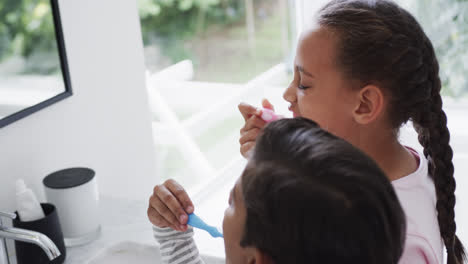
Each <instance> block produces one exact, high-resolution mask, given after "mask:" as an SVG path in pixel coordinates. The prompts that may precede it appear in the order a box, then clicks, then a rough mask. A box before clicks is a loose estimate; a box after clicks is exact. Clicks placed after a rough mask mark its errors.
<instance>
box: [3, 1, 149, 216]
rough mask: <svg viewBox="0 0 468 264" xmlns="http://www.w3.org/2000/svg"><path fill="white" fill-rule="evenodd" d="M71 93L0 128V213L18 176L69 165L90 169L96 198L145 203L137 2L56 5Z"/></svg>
mask: <svg viewBox="0 0 468 264" xmlns="http://www.w3.org/2000/svg"><path fill="white" fill-rule="evenodd" d="M60 9H61V16H62V24H63V29H64V35H65V44H66V49H67V53H68V54H67V55H68V62H69V67H70V74H71V80H72V89H73V92H74V95H73V96H72V97H69V98H67V99H65V100H64V101H61V102H59V103H57V104H54V105H52V106H50V107H48V108H46V109H43V110H41V111H39V112H37V113H34V114H32V115H31V116H28V117H26V118H25V119H21V120H19V121H17V122H15V123H13V124H11V125H8V126H6V127H4V128H1V129H0V210H8V211H12V210H14V183H15V180H16V179H17V178H20V177H21V178H24V179H25V180H26V182H27V183H29V184H32V188H33V190H34V191H36V193H38V194H39V198H40V200H41V201H44V193H43V188H42V179H43V177H44V176H46V175H47V174H48V173H51V172H53V171H55V170H58V169H63V168H67V167H72V166H87V167H90V168H92V169H94V170H95V171H96V176H97V177H98V185H99V190H100V193H101V194H108V195H114V196H123V197H128V198H130V199H145V200H146V199H147V197H149V196H148V195H149V194H150V193H151V192H152V186H153V185H154V183H155V182H156V179H155V174H154V172H155V168H154V167H155V166H154V161H155V158H154V150H153V141H152V136H151V126H150V114H149V107H148V103H147V96H146V92H145V81H144V60H143V49H142V41H141V33H140V25H139V17H138V12H137V5H136V1H123V0H118V1H115V0H100V1H94V0H80V1H68V0H61V1H60Z"/></svg>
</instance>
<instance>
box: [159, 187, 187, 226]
mask: <svg viewBox="0 0 468 264" xmlns="http://www.w3.org/2000/svg"><path fill="white" fill-rule="evenodd" d="M164 185H165V186H166V187H167V188H168V190H169V191H170V192H171V193H172V194H173V195H174V196H175V198H177V200H178V201H179V203H180V204H182V206H183V209H184V210H185V212H187V214H191V213H193V211H194V206H193V203H192V200H190V197H189V196H188V194H187V192H186V191H185V189H184V187H182V185H180V184H179V183H177V182H176V181H175V180H172V179H169V180H167V181H166V182H165V183H164ZM185 223H186V222H185ZM185 223H183V224H185Z"/></svg>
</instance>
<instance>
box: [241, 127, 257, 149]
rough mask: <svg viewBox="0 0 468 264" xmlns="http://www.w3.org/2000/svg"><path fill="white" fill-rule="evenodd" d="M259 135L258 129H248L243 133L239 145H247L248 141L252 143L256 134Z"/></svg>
mask: <svg viewBox="0 0 468 264" xmlns="http://www.w3.org/2000/svg"><path fill="white" fill-rule="evenodd" d="M259 133H260V129H259V128H253V129H250V130H249V131H246V132H245V133H243V134H242V135H241V137H240V139H239V143H240V144H241V145H243V144H245V143H247V142H248V141H254V142H255V140H256V139H257V136H258V134H259Z"/></svg>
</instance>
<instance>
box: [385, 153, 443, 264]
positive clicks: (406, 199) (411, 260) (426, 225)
mask: <svg viewBox="0 0 468 264" xmlns="http://www.w3.org/2000/svg"><path fill="white" fill-rule="evenodd" d="M408 149H409V150H410V151H411V152H413V154H414V155H415V156H417V157H418V156H419V160H420V161H419V167H418V169H417V170H416V171H415V172H413V173H411V174H409V175H407V176H405V177H403V178H400V179H398V180H394V181H392V185H393V187H394V188H395V191H396V193H397V196H398V199H399V200H400V203H401V205H402V207H403V210H404V211H405V214H406V221H407V229H406V242H405V249H404V251H403V255H402V257H401V259H400V261H399V264H419V263H430V264H436V263H437V264H442V263H443V262H442V261H443V247H444V246H443V240H442V238H441V236H440V231H439V223H438V221H437V210H436V200H437V198H436V191H435V186H434V182H433V181H432V179H431V178H430V177H429V174H428V164H427V160H426V158H425V157H424V155H423V154H422V153H418V152H416V151H415V150H413V149H410V148H408Z"/></svg>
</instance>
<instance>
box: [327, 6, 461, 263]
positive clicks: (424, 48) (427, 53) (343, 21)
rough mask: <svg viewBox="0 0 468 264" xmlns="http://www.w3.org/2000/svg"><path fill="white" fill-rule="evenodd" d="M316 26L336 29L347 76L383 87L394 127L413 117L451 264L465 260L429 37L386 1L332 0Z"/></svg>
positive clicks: (340, 61)
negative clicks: (427, 162)
mask: <svg viewBox="0 0 468 264" xmlns="http://www.w3.org/2000/svg"><path fill="white" fill-rule="evenodd" d="M318 24H319V25H320V26H322V27H325V28H327V29H329V30H331V31H332V32H335V33H337V34H336V35H337V37H338V44H337V58H336V63H337V65H338V68H339V69H340V70H341V71H342V72H343V73H344V75H345V76H346V77H348V78H350V79H352V80H354V81H357V82H359V83H360V84H361V85H366V84H376V85H378V86H380V87H382V88H383V89H384V94H387V95H388V96H389V98H390V101H389V102H390V103H389V105H390V109H389V110H388V113H390V119H391V120H390V121H391V122H392V125H393V128H394V129H395V131H398V129H399V127H400V126H401V125H402V124H404V123H406V122H407V121H408V120H412V121H413V124H414V127H415V129H416V131H417V132H418V135H419V142H420V143H421V145H422V146H423V147H424V155H425V156H426V157H427V159H428V160H429V173H430V175H431V177H432V178H433V180H434V184H435V187H436V194H437V205H436V207H437V213H438V221H439V227H440V234H441V237H442V238H443V240H444V243H445V247H446V249H447V263H449V264H453V263H462V262H463V261H464V260H465V259H466V256H465V250H464V248H463V245H462V243H461V241H460V240H459V239H458V237H457V236H456V234H455V231H456V224H455V212H454V207H455V194H454V192H455V179H454V176H453V172H454V168H453V164H452V156H453V152H452V148H451V147H450V145H449V139H450V134H449V131H448V129H447V117H446V115H445V113H444V111H443V110H442V99H441V96H440V89H441V81H440V78H439V64H438V61H437V58H436V54H435V52H434V48H433V46H432V44H431V41H430V40H429V38H428V37H427V36H426V34H425V33H424V31H423V29H422V28H421V26H420V25H419V23H418V22H417V21H416V19H415V18H414V17H413V16H412V15H411V14H410V13H408V12H407V11H405V10H404V9H402V8H400V7H399V6H398V5H397V4H395V3H394V2H392V1H388V0H333V1H331V2H330V3H329V4H327V5H326V6H325V7H324V8H323V9H321V10H320V11H319V14H318Z"/></svg>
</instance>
